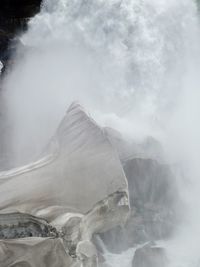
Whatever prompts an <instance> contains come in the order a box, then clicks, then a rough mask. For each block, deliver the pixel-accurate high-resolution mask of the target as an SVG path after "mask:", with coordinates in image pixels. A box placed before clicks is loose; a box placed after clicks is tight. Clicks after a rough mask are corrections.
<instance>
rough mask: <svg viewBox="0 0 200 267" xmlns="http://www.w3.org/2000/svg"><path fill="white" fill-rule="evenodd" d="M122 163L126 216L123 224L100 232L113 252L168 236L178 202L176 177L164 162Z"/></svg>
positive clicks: (143, 160)
mask: <svg viewBox="0 0 200 267" xmlns="http://www.w3.org/2000/svg"><path fill="white" fill-rule="evenodd" d="M123 166H124V172H125V174H126V177H127V180H128V185H129V197H130V206H131V212H130V216H129V218H128V220H127V223H126V225H125V227H123V228H121V227H117V228H116V229H113V230H111V231H109V232H107V233H105V234H103V235H101V238H102V239H103V241H104V242H105V244H106V246H107V248H108V249H109V250H110V251H112V252H115V253H116V252H117V253H119V252H121V251H123V250H126V249H128V248H130V247H134V246H135V245H137V244H143V243H145V242H148V241H152V240H153V241H155V240H160V239H164V238H168V237H169V236H170V235H172V233H173V231H174V229H175V225H176V223H177V208H178V204H179V198H178V192H177V187H176V180H175V177H174V175H173V173H172V171H171V169H170V167H169V166H168V165H165V164H161V163H158V162H157V161H156V160H152V159H145V158H143V159H141V158H134V159H130V160H127V161H126V162H125V163H124V165H123Z"/></svg>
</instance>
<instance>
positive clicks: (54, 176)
mask: <svg viewBox="0 0 200 267" xmlns="http://www.w3.org/2000/svg"><path fill="white" fill-rule="evenodd" d="M42 155H43V157H42V158H41V159H40V160H38V161H37V162H34V163H32V164H29V165H27V166H23V167H21V168H17V169H13V170H10V171H7V172H2V173H0V208H1V215H0V235H2V238H3V239H9V238H15V239H16V240H15V241H10V242H9V241H7V240H4V241H2V242H1V245H2V250H1V252H2V257H4V258H5V257H6V256H5V255H8V254H9V253H10V257H9V261H10V262H11V263H10V264H11V265H10V266H23V264H24V266H36V265H37V266H48V267H51V266H65V265H62V262H64V261H66V263H67V262H68V263H67V265H66V266H68V267H69V266H80V264H81V263H82V265H83V266H87V267H90V266H91V267H94V266H96V265H97V264H98V258H97V253H96V250H95V247H94V245H93V243H92V237H93V235H94V234H96V233H102V232H104V231H106V230H110V229H111V228H113V227H115V226H117V225H119V224H123V223H124V222H125V221H126V218H127V216H128V213H129V197H128V185H127V180H126V177H125V175H124V172H123V168H122V165H121V163H120V160H119V158H118V155H117V153H116V152H115V151H114V149H113V147H112V145H111V144H110V142H109V140H108V139H107V137H106V135H105V134H104V131H103V130H102V129H101V127H99V126H98V125H97V124H96V122H95V121H94V120H92V119H91V117H89V116H88V115H87V113H86V112H85V111H84V109H83V108H82V107H81V106H80V105H78V104H76V103H74V104H72V105H71V106H70V108H69V109H68V111H67V113H66V116H65V117H64V119H63V121H62V122H61V124H60V126H59V127H58V130H57V131H56V134H55V136H54V137H53V138H52V140H51V142H50V144H49V145H48V147H47V150H46V151H44V153H43V154H42ZM13 211H15V213H13ZM20 212H21V213H20ZM8 213H10V214H8ZM24 213H27V214H24ZM1 218H2V220H1ZM40 218H44V219H45V221H44V220H43V219H40ZM3 221H4V223H3V225H1V222H3ZM11 228H12V229H11ZM21 228H23V229H21ZM9 229H11V231H9ZM20 235H21V236H20ZM30 235H31V236H32V237H30ZM40 236H42V237H43V238H42V239H41V238H39V237H40ZM19 237H26V238H25V239H19ZM27 238H28V239H27ZM52 238H53V239H57V241H52ZM30 239H31V240H32V239H33V240H34V241H30ZM31 242H32V243H31ZM33 243H34V245H33V246H32V250H36V251H38V249H39V247H41V249H42V244H45V246H46V247H45V248H44V249H45V251H46V253H39V251H38V256H37V260H35V259H34V254H35V251H33V254H32V255H31V257H29V254H30V251H29V248H30V246H31V245H30V244H33ZM23 246H24V247H26V248H25V251H27V256H26V254H25V255H23V257H22V255H21V247H23ZM54 246H56V248H57V247H60V246H62V247H63V248H62V249H61V251H60V252H59V253H58V255H55V258H56V259H54V261H53V263H54V265H53V263H51V262H49V259H47V256H46V254H48V253H50V251H51V249H55V248H54ZM6 248H7V249H6ZM13 249H14V251H12V250H13ZM55 250H56V249H55ZM53 253H54V252H53ZM60 254H62V255H61V258H62V259H61V261H60V259H59V258H58V256H60ZM64 258H66V259H65V260H64ZM11 259H12V260H11ZM56 261H57V262H58V264H57V265H55V262H56ZM7 264H8V260H7V261H5V262H2V265H1V266H2V267H6V266H8V265H7ZM15 264H18V265H15ZM20 264H21V265H20ZM35 264H36V265H35ZM74 264H75V265H74ZM76 264H77V265H76Z"/></svg>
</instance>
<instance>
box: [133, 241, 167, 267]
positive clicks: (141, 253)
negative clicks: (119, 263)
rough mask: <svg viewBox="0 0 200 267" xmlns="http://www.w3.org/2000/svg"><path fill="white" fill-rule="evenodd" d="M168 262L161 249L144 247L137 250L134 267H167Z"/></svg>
mask: <svg viewBox="0 0 200 267" xmlns="http://www.w3.org/2000/svg"><path fill="white" fill-rule="evenodd" d="M167 263H168V260H167V256H166V253H165V250H164V249H163V248H161V247H150V246H144V247H142V248H139V249H137V250H136V252H135V255H134V258H133V262H132V267H165V266H167Z"/></svg>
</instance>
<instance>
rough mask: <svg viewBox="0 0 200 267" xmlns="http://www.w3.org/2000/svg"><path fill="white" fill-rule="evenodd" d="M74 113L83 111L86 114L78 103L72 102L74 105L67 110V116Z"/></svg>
mask: <svg viewBox="0 0 200 267" xmlns="http://www.w3.org/2000/svg"><path fill="white" fill-rule="evenodd" d="M73 111H83V112H85V110H84V108H83V107H82V106H81V104H80V103H79V102H78V101H74V102H72V104H71V105H70V106H69V108H68V109H67V114H69V113H71V112H73Z"/></svg>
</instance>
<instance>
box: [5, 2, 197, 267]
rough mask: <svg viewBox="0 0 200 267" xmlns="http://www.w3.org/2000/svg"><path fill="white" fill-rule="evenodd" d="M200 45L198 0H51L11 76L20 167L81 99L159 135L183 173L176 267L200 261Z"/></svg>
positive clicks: (127, 129) (134, 134)
mask: <svg viewBox="0 0 200 267" xmlns="http://www.w3.org/2000/svg"><path fill="white" fill-rule="evenodd" d="M199 44H200V25H199V14H198V10H197V5H196V2H195V1H192V0H176V1H175V0H134V1H131V0H123V1H121V0H110V1H104V0H97V1H92V0H87V1H84V0H75V1H68V0H56V1H54V0H46V1H44V2H43V4H42V8H41V12H40V13H39V14H37V15H36V16H35V17H34V18H32V19H31V20H30V21H29V25H28V30H27V32H25V33H23V34H22V35H21V36H19V44H18V47H17V52H16V54H15V55H14V65H13V66H12V68H10V69H9V70H8V71H7V73H6V76H5V77H4V80H3V89H4V91H3V92H4V99H5V101H6V112H7V116H8V119H9V121H10V124H11V125H12V129H11V140H10V141H11V144H12V153H13V158H12V164H13V166H20V165H23V164H26V163H29V162H31V161H33V160H35V159H36V158H37V157H38V155H40V153H41V151H42V150H43V148H44V147H45V146H46V145H47V143H48V141H49V140H50V138H51V137H52V136H53V134H54V131H55V128H56V127H57V125H58V124H59V122H60V120H61V119H62V117H63V115H64V114H65V112H66V110H67V108H68V107H69V105H70V104H71V103H72V102H73V101H77V102H79V103H81V105H83V106H84V107H85V108H87V110H89V112H90V114H91V115H92V116H93V117H94V119H95V120H96V121H97V122H98V123H99V124H100V125H101V126H109V127H112V128H114V129H116V130H118V131H119V132H121V134H122V135H123V137H124V138H125V139H127V140H130V139H131V140H134V142H136V143H141V142H142V140H144V139H145V138H146V137H148V136H152V137H154V138H155V139H157V140H159V142H160V143H161V144H162V147H163V149H164V152H165V159H164V160H165V162H167V163H170V164H179V166H180V168H181V171H182V172H183V175H182V176H181V177H177V181H178V186H179V188H178V191H179V194H180V196H181V200H182V207H181V209H182V214H183V218H182V220H181V221H182V222H181V224H180V227H178V228H177V231H176V233H174V236H173V238H171V239H170V240H167V241H165V245H164V246H165V247H166V248H167V251H168V257H169V259H170V264H169V266H170V267H179V266H183V267H198V266H200V257H199V242H200V235H199V233H200V228H199V225H200V213H199V210H200V204H199V203H200V202H199V195H200V179H199V177H200V167H199V166H200V162H199V150H200V140H199V136H200V124H199V114H200V105H199V99H200V91H199V84H200V75H199V71H200V45H199ZM127 253H129V251H128V252H127ZM121 256H122V257H123V255H121ZM113 267H117V265H116V264H115V265H113ZM124 267H129V265H127V266H124ZM152 267H154V266H152Z"/></svg>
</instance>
